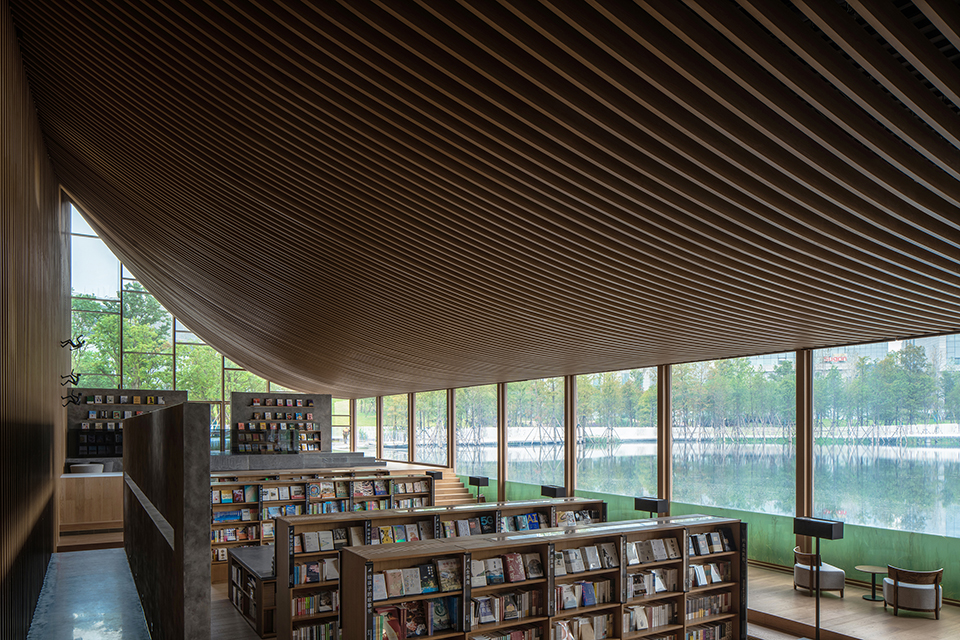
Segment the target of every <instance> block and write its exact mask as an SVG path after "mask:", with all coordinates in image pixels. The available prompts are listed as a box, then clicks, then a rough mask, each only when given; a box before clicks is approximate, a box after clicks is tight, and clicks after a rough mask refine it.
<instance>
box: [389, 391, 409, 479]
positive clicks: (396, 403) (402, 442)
mask: <svg viewBox="0 0 960 640" xmlns="http://www.w3.org/2000/svg"><path fill="white" fill-rule="evenodd" d="M409 414H410V410H409V406H408V400H407V394H405V393H404V394H400V395H395V396H384V398H383V457H384V458H386V459H387V460H398V461H400V462H409V461H410V457H409V456H410V437H409V436H410V433H409V431H410V415H409Z"/></svg>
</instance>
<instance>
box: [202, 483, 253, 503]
mask: <svg viewBox="0 0 960 640" xmlns="http://www.w3.org/2000/svg"><path fill="white" fill-rule="evenodd" d="M259 498H260V493H259V491H257V486H256V485H253V484H248V485H244V486H243V487H236V488H234V489H211V490H210V503H211V504H233V503H234V502H257V501H258V500H259Z"/></svg>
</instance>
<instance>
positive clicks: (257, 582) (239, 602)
mask: <svg viewBox="0 0 960 640" xmlns="http://www.w3.org/2000/svg"><path fill="white" fill-rule="evenodd" d="M227 563H228V574H229V576H230V579H229V581H228V585H227V596H228V597H229V598H230V602H232V603H233V606H234V607H236V609H237V610H238V611H239V612H240V613H241V614H242V615H243V618H244V620H246V621H247V622H248V623H249V624H250V626H251V627H253V629H254V631H256V632H257V635H259V636H260V637H261V638H272V637H274V636H276V635H277V632H276V613H277V597H276V594H277V576H276V571H275V569H274V566H273V564H274V554H273V549H272V548H270V547H244V548H238V549H230V551H229V553H228V554H227Z"/></svg>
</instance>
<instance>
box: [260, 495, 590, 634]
mask: <svg viewBox="0 0 960 640" xmlns="http://www.w3.org/2000/svg"><path fill="white" fill-rule="evenodd" d="M531 514H533V515H534V516H535V517H531ZM566 514H580V520H579V522H584V521H585V520H584V518H585V517H586V515H587V514H589V515H590V517H591V519H592V520H597V521H601V522H602V521H603V520H604V519H605V518H606V503H605V502H603V501H602V500H592V499H584V498H561V499H549V500H546V499H544V500H523V501H517V502H502V503H481V504H464V505H451V506H444V507H422V508H410V509H392V510H386V511H367V512H346V513H332V514H326V515H321V516H315V515H314V516H299V517H284V518H280V519H278V520H277V523H276V529H277V540H280V541H283V543H282V544H280V545H279V546H278V547H277V575H278V576H284V577H285V578H280V579H278V585H279V586H278V592H277V634H278V637H279V638H281V639H283V638H286V639H288V640H295V639H299V638H301V637H303V636H305V635H306V634H305V633H302V630H303V629H304V628H309V627H312V626H313V625H314V624H317V623H316V620H317V619H318V618H316V617H313V616H312V615H307V616H304V615H297V614H295V613H294V611H295V606H297V603H298V601H299V599H301V598H304V597H308V596H310V595H318V594H320V593H322V592H325V591H331V590H333V589H337V590H339V583H337V585H336V586H335V585H333V584H328V582H330V581H328V580H324V579H323V578H324V576H323V572H322V571H323V570H322V567H318V568H314V569H311V570H309V571H310V575H311V576H313V577H316V580H317V581H316V582H306V581H305V578H304V576H306V575H307V573H308V569H307V568H305V567H306V565H309V564H313V563H316V564H317V565H320V564H321V563H323V561H325V560H326V561H329V560H333V559H339V555H340V552H341V551H342V549H344V548H348V547H361V548H365V549H366V548H370V549H376V548H384V549H390V548H397V547H403V546H405V545H406V544H408V543H409V544H417V545H419V544H425V543H428V542H431V543H435V544H439V545H443V544H446V543H448V542H455V541H467V540H474V539H480V538H483V537H485V536H484V535H483V534H482V533H478V534H476V535H474V534H471V533H470V532H471V526H470V524H469V521H470V520H475V521H476V523H475V524H474V526H473V529H474V530H477V529H479V530H480V531H482V530H483V528H484V527H486V528H487V529H489V530H492V531H504V530H505V529H504V526H505V525H507V526H512V527H514V528H515V526H516V523H517V517H518V516H526V517H525V520H526V522H527V525H528V526H529V523H530V521H532V520H534V519H535V520H536V522H537V525H538V527H539V523H540V521H541V520H542V521H543V522H544V523H545V524H546V525H547V527H552V526H553V525H555V524H556V523H557V522H558V521H560V520H564V521H569V522H577V519H576V517H575V516H574V515H566ZM457 522H459V523H461V524H460V526H459V527H458V526H457V525H456V524H453V526H447V527H445V526H444V524H443V523H457ZM481 522H482V523H483V524H481ZM510 522H512V523H513V524H512V525H509V523H510ZM464 523H465V524H464ZM337 530H341V532H340V533H339V534H337V533H335V532H336V531H337ZM445 530H448V531H450V532H452V533H453V537H449V538H446V537H445ZM459 530H463V531H465V532H467V535H465V536H460V535H458V531H459ZM527 530H528V531H529V529H527ZM560 530H561V531H562V530H563V529H560ZM387 531H389V534H388V533H387ZM313 533H317V534H318V537H319V535H320V534H321V533H323V536H324V539H326V540H327V543H326V544H324V543H323V542H319V543H318V547H319V548H318V549H317V550H316V551H309V550H307V549H305V548H304V547H305V543H304V535H305V534H313ZM517 533H523V531H519V532H517ZM328 534H329V535H328ZM411 534H412V535H411ZM401 536H402V542H403V543H404V544H396V542H397V540H398V539H399V538H400V537H401ZM412 537H415V538H417V541H413V542H410V540H411V538H412ZM385 540H387V541H389V540H392V541H393V543H390V542H384V541H385ZM537 544H539V543H537ZM331 547H332V548H331ZM284 580H286V582H287V585H288V588H286V589H284V588H282V585H283V583H284ZM540 580H542V585H546V577H545V576H544V578H542V579H540ZM538 584H541V583H538ZM488 590H489V591H490V592H491V593H492V594H494V595H495V594H496V593H497V592H498V591H501V589H499V588H498V587H494V586H492V585H491V586H490V589H488ZM338 596H339V594H338ZM420 599H428V596H426V595H423V596H422V598H420ZM331 600H332V597H331ZM338 600H339V598H338ZM543 602H545V600H544V601H543ZM323 613H325V614H326V617H328V618H331V620H326V621H325V622H331V621H334V620H337V616H336V615H334V612H333V611H325V612H323ZM487 628H488V629H493V628H494V627H492V626H491V627H487Z"/></svg>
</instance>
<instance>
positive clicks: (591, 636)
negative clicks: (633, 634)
mask: <svg viewBox="0 0 960 640" xmlns="http://www.w3.org/2000/svg"><path fill="white" fill-rule="evenodd" d="M612 635H613V614H611V613H601V614H597V615H592V616H578V617H576V618H567V619H566V620H556V621H554V623H553V626H552V627H550V638H551V640H602V639H603V638H609V637H610V636H612Z"/></svg>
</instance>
